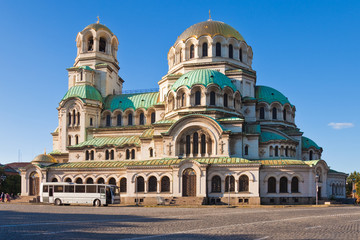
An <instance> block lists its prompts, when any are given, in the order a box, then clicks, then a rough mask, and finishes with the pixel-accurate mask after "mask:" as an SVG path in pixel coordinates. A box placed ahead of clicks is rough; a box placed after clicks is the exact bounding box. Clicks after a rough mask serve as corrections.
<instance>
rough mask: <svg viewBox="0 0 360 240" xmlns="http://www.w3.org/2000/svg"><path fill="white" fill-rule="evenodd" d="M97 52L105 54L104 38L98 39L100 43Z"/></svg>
mask: <svg viewBox="0 0 360 240" xmlns="http://www.w3.org/2000/svg"><path fill="white" fill-rule="evenodd" d="M99 51H100V52H105V51H106V40H105V38H102V37H101V38H100V43H99Z"/></svg>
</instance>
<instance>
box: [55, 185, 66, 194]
mask: <svg viewBox="0 0 360 240" xmlns="http://www.w3.org/2000/svg"><path fill="white" fill-rule="evenodd" d="M54 192H64V186H62V185H61V186H54Z"/></svg>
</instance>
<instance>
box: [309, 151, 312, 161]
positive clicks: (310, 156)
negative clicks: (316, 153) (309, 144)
mask: <svg viewBox="0 0 360 240" xmlns="http://www.w3.org/2000/svg"><path fill="white" fill-rule="evenodd" d="M309 160H313V151H311V150H310V152H309Z"/></svg>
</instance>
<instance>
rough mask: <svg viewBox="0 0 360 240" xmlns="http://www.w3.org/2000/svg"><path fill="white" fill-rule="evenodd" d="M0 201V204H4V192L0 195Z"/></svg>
mask: <svg viewBox="0 0 360 240" xmlns="http://www.w3.org/2000/svg"><path fill="white" fill-rule="evenodd" d="M0 200H1V202H4V201H5V194H4V192H2V193H1V195H0Z"/></svg>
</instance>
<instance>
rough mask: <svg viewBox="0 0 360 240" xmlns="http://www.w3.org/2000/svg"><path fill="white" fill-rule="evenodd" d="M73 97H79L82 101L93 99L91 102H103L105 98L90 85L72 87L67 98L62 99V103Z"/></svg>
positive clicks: (66, 95)
mask: <svg viewBox="0 0 360 240" xmlns="http://www.w3.org/2000/svg"><path fill="white" fill-rule="evenodd" d="M72 97H78V98H81V99H91V100H96V101H99V102H103V98H102V97H101V94H100V93H99V91H98V90H97V89H96V88H94V87H93V86H90V85H79V86H73V87H71V88H70V89H69V90H68V91H67V93H66V94H65V96H64V97H63V98H62V99H61V101H64V100H66V99H68V98H72Z"/></svg>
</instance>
